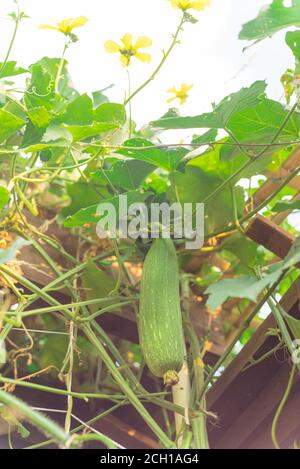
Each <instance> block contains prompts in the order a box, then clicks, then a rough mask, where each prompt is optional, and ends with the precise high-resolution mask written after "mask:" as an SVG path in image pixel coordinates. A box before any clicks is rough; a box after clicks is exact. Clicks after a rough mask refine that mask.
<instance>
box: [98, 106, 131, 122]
mask: <svg viewBox="0 0 300 469" xmlns="http://www.w3.org/2000/svg"><path fill="white" fill-rule="evenodd" d="M93 118H94V121H96V122H110V123H113V124H117V125H118V126H119V127H121V126H122V125H124V124H125V122H126V110H125V107H124V106H123V105H122V104H116V103H104V104H101V105H100V106H98V107H97V109H95V111H94V117H93Z"/></svg>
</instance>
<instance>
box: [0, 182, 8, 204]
mask: <svg viewBox="0 0 300 469" xmlns="http://www.w3.org/2000/svg"><path fill="white" fill-rule="evenodd" d="M9 199H10V194H9V191H8V190H7V189H6V187H3V186H0V210H1V209H2V208H3V207H5V205H6V204H7V203H8V202H9Z"/></svg>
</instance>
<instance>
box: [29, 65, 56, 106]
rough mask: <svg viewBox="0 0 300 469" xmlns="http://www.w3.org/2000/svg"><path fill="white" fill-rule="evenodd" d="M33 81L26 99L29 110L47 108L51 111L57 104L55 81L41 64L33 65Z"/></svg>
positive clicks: (31, 69)
mask: <svg viewBox="0 0 300 469" xmlns="http://www.w3.org/2000/svg"><path fill="white" fill-rule="evenodd" d="M30 71H31V81H30V83H29V85H28V88H27V91H26V93H25V96H24V99H25V104H26V107H27V109H28V110H30V109H36V108H41V107H42V108H45V109H47V110H49V111H51V110H52V109H53V108H54V105H55V82H54V80H53V77H52V76H51V75H50V73H49V72H48V71H47V70H45V69H44V68H43V67H42V66H41V65H40V64H35V65H31V67H30Z"/></svg>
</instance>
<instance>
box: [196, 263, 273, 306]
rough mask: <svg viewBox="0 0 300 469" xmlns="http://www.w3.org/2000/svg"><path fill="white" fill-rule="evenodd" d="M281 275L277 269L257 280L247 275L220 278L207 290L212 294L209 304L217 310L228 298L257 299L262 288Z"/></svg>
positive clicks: (207, 292)
mask: <svg viewBox="0 0 300 469" xmlns="http://www.w3.org/2000/svg"><path fill="white" fill-rule="evenodd" d="M279 276H280V273H278V271H275V272H273V274H269V275H268V276H267V277H265V278H264V279H262V280H257V278H256V277H250V276H246V275H245V276H243V277H238V278H230V279H223V280H220V281H219V282H217V283H215V284H213V285H210V286H209V287H208V288H207V290H206V291H205V294H207V295H210V296H209V299H208V301H207V306H208V307H209V308H210V309H211V310H212V311H215V310H216V309H217V308H218V307H219V306H221V305H222V304H223V303H225V301H226V300H227V299H228V298H247V299H249V300H251V301H256V300H257V297H258V295H259V294H260V293H261V292H262V290H263V289H264V288H266V287H268V286H269V285H270V284H271V283H274V282H276V280H278V278H279Z"/></svg>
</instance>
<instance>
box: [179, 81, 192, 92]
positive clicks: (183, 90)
mask: <svg viewBox="0 0 300 469" xmlns="http://www.w3.org/2000/svg"><path fill="white" fill-rule="evenodd" d="M192 88H193V85H186V84H185V83H183V85H181V90H180V92H181V93H187V92H188V91H190V90H191V89H192Z"/></svg>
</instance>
